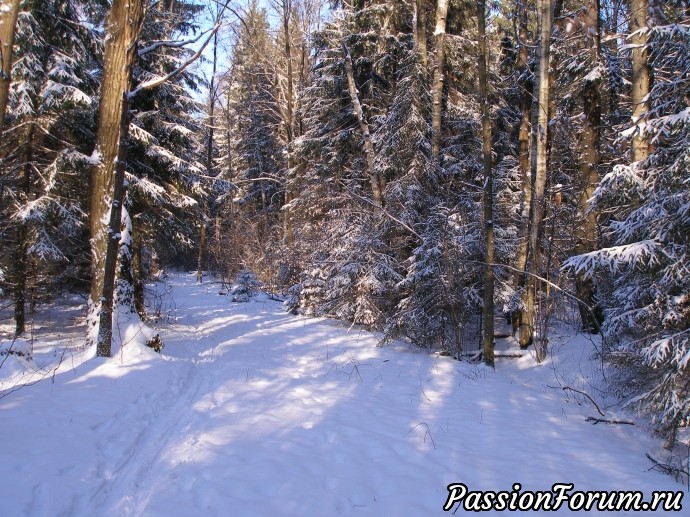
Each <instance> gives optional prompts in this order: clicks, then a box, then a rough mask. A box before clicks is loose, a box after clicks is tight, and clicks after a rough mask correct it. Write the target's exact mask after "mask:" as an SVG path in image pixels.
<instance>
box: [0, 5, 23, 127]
mask: <svg viewBox="0 0 690 517" xmlns="http://www.w3.org/2000/svg"><path fill="white" fill-rule="evenodd" d="M18 15H19V0H0V131H2V127H3V123H4V121H5V111H6V110H7V100H8V98H9V94H10V82H11V80H12V46H13V45H14V33H15V30H16V27H17V16H18Z"/></svg>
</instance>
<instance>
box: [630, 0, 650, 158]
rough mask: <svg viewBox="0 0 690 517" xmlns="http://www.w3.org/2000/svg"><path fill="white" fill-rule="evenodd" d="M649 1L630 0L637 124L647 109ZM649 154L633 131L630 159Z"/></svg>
mask: <svg viewBox="0 0 690 517" xmlns="http://www.w3.org/2000/svg"><path fill="white" fill-rule="evenodd" d="M648 9H649V1H648V0H632V6H631V13H630V32H631V35H630V42H631V43H632V45H633V49H632V92H631V99H632V121H633V124H637V123H638V122H639V120H640V118H641V117H642V116H643V115H644V114H645V113H647V111H649V102H648V101H647V100H646V97H647V95H648V94H649V88H650V74H649V63H648V57H649V52H648V51H647V49H646V48H645V45H646V44H647V33H646V29H647V17H648ZM648 156H649V143H648V142H647V139H646V137H645V136H644V135H641V134H640V133H639V132H635V135H634V137H633V141H632V160H633V162H641V161H642V160H645V159H646V158H647V157H648Z"/></svg>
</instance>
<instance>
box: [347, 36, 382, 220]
mask: <svg viewBox="0 0 690 517" xmlns="http://www.w3.org/2000/svg"><path fill="white" fill-rule="evenodd" d="M343 52H344V54H345V73H346V75H347V87H348V90H349V92H350V98H351V99H352V107H353V109H354V111H355V116H356V117H357V121H358V122H359V128H360V130H361V131H362V136H363V138H364V154H365V156H366V158H367V173H368V174H369V181H370V183H371V193H372V197H373V198H374V204H375V205H376V206H379V207H381V206H383V189H384V187H385V185H384V183H383V178H382V177H381V175H380V174H378V173H377V172H376V168H375V167H374V157H375V155H374V144H373V142H372V140H371V132H370V131H369V123H368V122H367V120H366V118H365V117H364V111H363V110H362V104H361V103H360V101H359V94H358V93H357V85H356V84H355V73H354V70H353V68H352V56H350V51H349V50H348V49H347V47H346V46H345V43H343Z"/></svg>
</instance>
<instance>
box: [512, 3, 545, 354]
mask: <svg viewBox="0 0 690 517" xmlns="http://www.w3.org/2000/svg"><path fill="white" fill-rule="evenodd" d="M539 14H540V21H539V37H540V42H539V83H538V97H537V127H536V128H535V129H536V135H535V136H536V152H535V171H534V191H533V193H532V207H531V209H530V219H531V222H530V231H529V250H530V259H531V260H529V273H530V275H529V278H528V279H527V281H526V283H527V288H526V289H525V298H524V300H523V301H524V304H525V312H524V313H523V315H522V320H521V325H520V346H521V347H523V348H524V347H527V346H529V345H530V344H531V343H532V340H533V333H534V312H535V295H536V292H535V291H536V289H537V287H538V285H539V282H538V281H537V277H538V276H539V273H540V269H541V268H540V267H539V266H540V264H541V251H542V250H541V242H540V236H541V234H542V229H543V225H544V212H545V202H546V196H545V193H546V177H547V168H548V152H547V151H548V141H549V57H550V50H551V48H550V43H551V27H552V25H553V5H552V2H551V0H540V2H539ZM545 356H546V351H545V350H544V349H543V348H542V347H541V346H540V347H538V349H537V361H539V362H541V361H542V360H543V359H544V358H545Z"/></svg>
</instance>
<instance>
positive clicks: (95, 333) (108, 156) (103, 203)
mask: <svg viewBox="0 0 690 517" xmlns="http://www.w3.org/2000/svg"><path fill="white" fill-rule="evenodd" d="M143 19H144V6H143V1H142V0H114V1H113V3H112V7H111V9H110V14H109V15H108V23H107V36H106V45H105V58H104V66H103V85H102V89H101V99H100V104H99V109H98V115H99V119H98V133H97V137H96V148H95V150H94V157H93V158H94V161H95V165H94V167H93V170H92V176H91V212H90V214H89V215H90V226H91V275H92V277H91V294H90V300H89V301H90V317H89V325H92V326H95V327H97V328H95V329H92V328H90V329H88V335H89V340H91V341H94V340H95V342H96V353H97V355H98V356H102V357H108V356H110V348H111V341H112V325H113V318H112V317H113V294H114V286H115V274H116V267H117V252H118V244H119V241H120V224H121V216H122V202H123V187H124V174H125V160H126V157H127V136H128V134H129V118H128V94H129V91H130V87H131V80H132V68H133V65H134V59H135V57H136V50H137V41H138V39H139V34H140V33H141V27H142V24H143Z"/></svg>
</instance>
